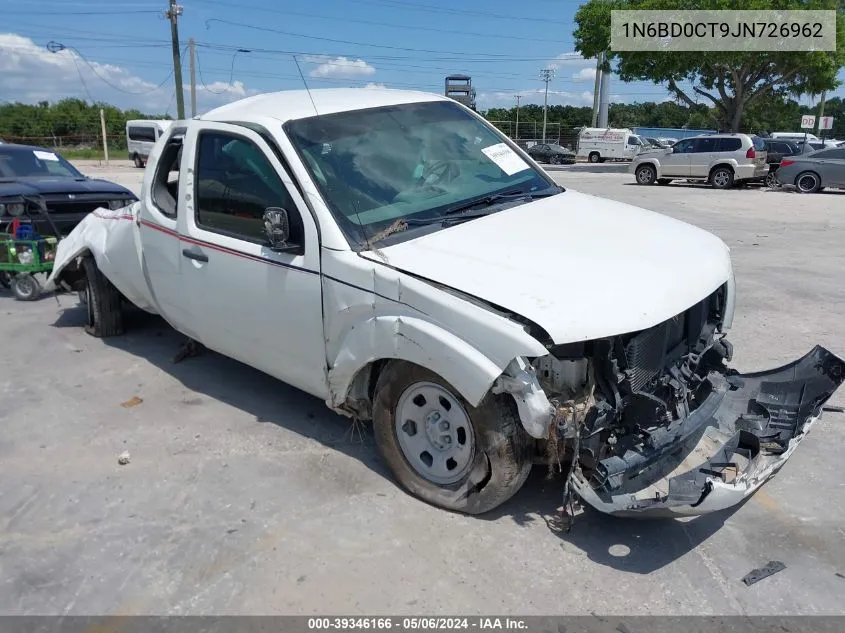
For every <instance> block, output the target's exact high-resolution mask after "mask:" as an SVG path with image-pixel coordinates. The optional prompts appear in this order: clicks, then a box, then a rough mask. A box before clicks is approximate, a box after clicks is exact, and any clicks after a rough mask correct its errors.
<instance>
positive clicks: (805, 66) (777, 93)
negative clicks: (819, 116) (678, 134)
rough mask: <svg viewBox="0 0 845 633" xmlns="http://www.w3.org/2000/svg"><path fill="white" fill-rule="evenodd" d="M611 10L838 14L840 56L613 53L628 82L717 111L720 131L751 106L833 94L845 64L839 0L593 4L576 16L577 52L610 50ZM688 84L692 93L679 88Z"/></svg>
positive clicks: (844, 22) (608, 0)
mask: <svg viewBox="0 0 845 633" xmlns="http://www.w3.org/2000/svg"><path fill="white" fill-rule="evenodd" d="M614 9H630V10H660V11H670V10H682V9H689V10H692V9H698V10H718V9H736V10H740V9H742V10H754V9H784V10H786V9H837V10H838V19H837V50H836V52H826V51H815V52H757V51H752V52H702V51H691V52H682V51H672V52H665V53H659V52H620V51H609V53H608V57H609V62H608V66H610V67H612V68H613V70H614V71H615V72H616V73H618V74H619V77H620V78H621V79H622V80H623V81H652V82H654V83H656V84H665V85H666V86H667V87H668V88H669V90H671V91H672V92H674V93H675V94H676V95H677V97H678V98H679V99H680V100H682V101H683V102H684V103H686V104H688V105H690V106H694V105H696V104H697V103H698V102H699V101H703V102H706V103H707V104H708V105H710V106H712V107H713V108H715V115H716V119H717V122H718V124H719V127H721V128H723V129H725V130H730V131H739V129H740V126H741V123H742V116H743V113H744V111H745V109H746V108H750V107H752V105H755V104H757V103H760V102H761V101H762V99H763V98H776V99H779V100H780V101H783V100H784V99H786V98H788V97H790V96H798V95H802V94H819V93H821V92H823V91H825V90H833V89H835V88H836V87H837V85H838V82H837V80H836V75H837V73H838V72H839V70H840V69H841V68H842V66H843V65H845V9H843V3H842V2H841V0H589V2H586V3H585V4H583V5H582V6H581V7H580V8H579V9H578V11H577V13H576V14H575V23H576V29H575V31H574V33H573V35H574V39H575V50H577V51H578V52H580V53H581V54H582V55H583V56H584V57H587V58H592V57H596V56H597V55H598V54H599V53H600V52H602V51H607V50H608V49H609V46H610V17H611V11H612V10H614ZM682 82H690V83H691V84H692V86H693V88H692V91H689V90H683V89H681V88H680V87H679V84H680V83H682Z"/></svg>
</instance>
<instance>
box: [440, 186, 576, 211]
mask: <svg viewBox="0 0 845 633" xmlns="http://www.w3.org/2000/svg"><path fill="white" fill-rule="evenodd" d="M561 191H563V189H562V188H560V187H549V188H547V189H542V190H540V191H533V192H532V191H522V190H521V189H519V190H516V191H504V192H502V193H494V194H491V195H489V196H484V197H483V198H476V199H475V200H470V201H469V202H465V203H462V204H458V205H456V206H454V207H451V208H449V209H446V210H445V211H444V212H443V213H442V214H441V215H442V216H447V215H456V214H458V213H462V212H464V211H468V210H470V209H473V208H475V207H480V206H485V207H491V206H493V205H494V204H496V203H497V202H502V201H503V200H516V199H518V198H528V199H534V198H547V197H549V196H554V195H556V194H558V193H560V192H561Z"/></svg>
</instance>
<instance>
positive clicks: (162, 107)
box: [0, 33, 256, 116]
mask: <svg viewBox="0 0 845 633" xmlns="http://www.w3.org/2000/svg"><path fill="white" fill-rule="evenodd" d="M89 64H90V65H89ZM33 78H37V80H35V81H33ZM185 88H186V89H185V105H186V108H187V107H189V103H190V93H189V87H188V86H186V87H185ZM255 92H256V91H254V90H248V89H247V88H246V87H245V86H244V85H243V83H241V82H234V83H233V84H232V85H231V86H230V85H229V84H228V83H225V82H214V83H213V84H210V85H209V86H208V88H206V87H203V86H202V85H201V84H200V85H197V109H198V110H199V111H200V112H205V111H206V110H208V109H210V108H213V107H216V106H218V105H222V104H224V103H228V102H230V101H235V100H237V99H240V98H242V97H245V96H247V95H249V94H254V93H255ZM0 95H2V96H3V99H4V100H7V101H20V102H22V103H37V102H39V101H50V102H55V101H58V100H60V99H64V98H67V97H75V98H79V99H85V100H88V101H90V100H94V101H103V102H105V103H109V104H112V105H115V106H118V107H120V108H124V109H128V108H137V109H139V110H141V111H142V112H146V113H149V114H171V115H172V116H175V115H176V112H175V110H176V98H175V89H174V87H173V79H172V78H170V79H167V80H165V81H164V82H163V83H162V84H161V85H159V84H158V83H152V82H150V81H148V80H146V79H144V78H142V77H139V76H138V75H135V74H134V73H132V72H131V71H130V70H128V69H126V68H123V67H122V66H118V65H115V64H109V63H103V62H98V61H94V60H88V62H86V61H85V60H83V59H82V58H81V57H80V56H79V55H78V54H77V53H75V52H74V51H72V50H62V51H59V52H57V53H51V52H50V51H48V50H47V49H46V48H44V47H43V46H39V45H37V44H35V42H33V41H32V40H31V39H30V38H28V37H24V36H21V35H17V34H15V33H0Z"/></svg>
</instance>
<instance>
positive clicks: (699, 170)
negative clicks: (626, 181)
mask: <svg viewBox="0 0 845 633" xmlns="http://www.w3.org/2000/svg"><path fill="white" fill-rule="evenodd" d="M629 172H630V173H632V174H634V176H635V177H636V180H637V183H638V184H641V185H653V184H655V183H657V184H659V185H668V184H669V183H670V182H672V180H673V179H677V178H683V179H685V180H705V181H707V182H709V183H710V184H711V185H713V186H714V187H716V188H717V189H729V188H730V187H732V186H734V185H735V184H736V183H741V182H752V181H762V180H765V178H766V174H768V172H769V166H768V165H767V164H766V146H765V144H764V143H763V139H761V138H759V137H757V136H750V135H748V134H708V135H706V136H694V137H691V138H685V139H683V140H681V141H678V142H677V143H675V144H674V145H673V146H672V147H670V148H669V149H666V150H664V151H662V152H661V151H650V152H643V153H642V154H640V155H639V156H637V157H635V158H634V160H633V161H632V162H631V166H630V168H629Z"/></svg>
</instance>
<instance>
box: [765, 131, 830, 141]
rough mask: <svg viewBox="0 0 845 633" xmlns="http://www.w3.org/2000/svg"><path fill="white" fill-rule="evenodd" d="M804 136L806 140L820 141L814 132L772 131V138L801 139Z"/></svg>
mask: <svg viewBox="0 0 845 633" xmlns="http://www.w3.org/2000/svg"><path fill="white" fill-rule="evenodd" d="M805 136H806V138H807V140H808V141H813V142H820V140H819V137H818V136H816V135H815V134H804V132H772V134H771V137H772V138H779V139H782V140H785V141H803V140H804V137H805Z"/></svg>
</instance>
